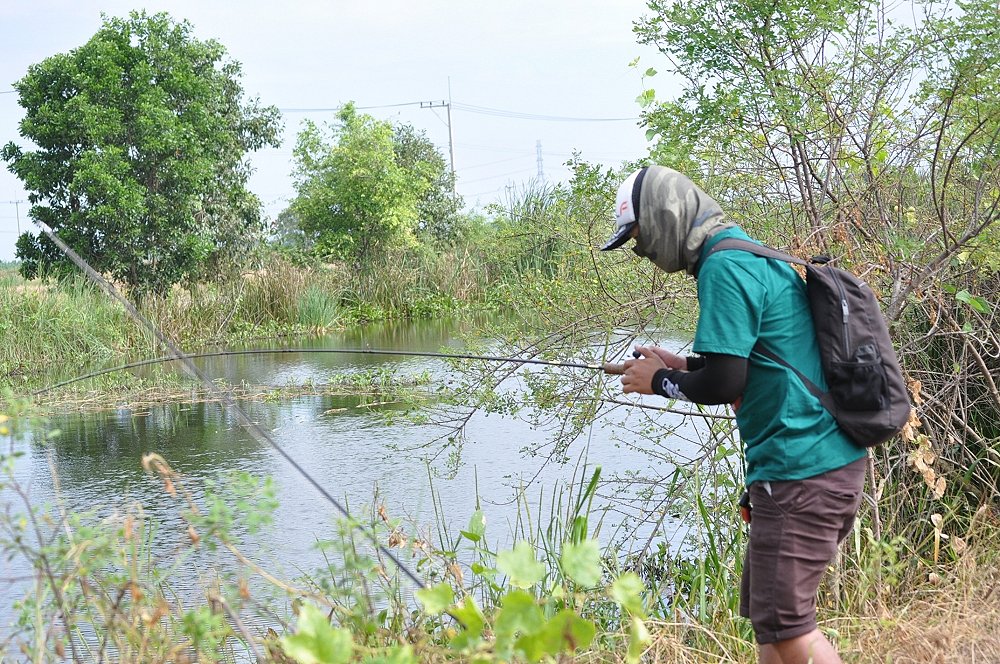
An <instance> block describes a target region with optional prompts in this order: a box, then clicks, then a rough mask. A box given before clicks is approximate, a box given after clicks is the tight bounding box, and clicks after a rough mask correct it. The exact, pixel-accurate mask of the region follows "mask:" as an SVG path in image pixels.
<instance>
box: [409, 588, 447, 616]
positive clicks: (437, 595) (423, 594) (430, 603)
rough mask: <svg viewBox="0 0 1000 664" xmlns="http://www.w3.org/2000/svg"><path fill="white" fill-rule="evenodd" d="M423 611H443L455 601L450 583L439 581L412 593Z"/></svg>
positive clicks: (434, 612)
mask: <svg viewBox="0 0 1000 664" xmlns="http://www.w3.org/2000/svg"><path fill="white" fill-rule="evenodd" d="M414 595H415V596H416V598H417V601H418V602H420V605H421V606H423V607H424V611H426V612H427V613H429V614H431V615H437V614H439V613H443V612H444V611H445V610H446V609H447V608H448V607H449V606H451V603H452V602H454V601H455V593H454V591H452V589H451V585H449V584H447V583H439V584H437V585H436V586H431V587H430V588H423V589H421V590H418V591H416V592H415V593H414Z"/></svg>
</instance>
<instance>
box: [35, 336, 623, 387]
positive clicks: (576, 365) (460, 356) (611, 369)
mask: <svg viewBox="0 0 1000 664" xmlns="http://www.w3.org/2000/svg"><path fill="white" fill-rule="evenodd" d="M283 353H337V354H344V355H402V356H406V357H433V358H438V359H443V360H479V361H483V362H498V363H502V364H539V365H544V366H549V367H567V368H570V369H589V370H592V371H603V372H604V373H606V374H608V375H611V376H620V375H622V374H623V373H624V372H625V365H623V364H617V363H614V362H603V363H599V364H596V363H595V364H585V363H583V362H555V361H551V360H539V359H535V358H518V357H498V356H493V355H470V354H465V353H435V352H430V351H416V350H382V349H375V348H256V349H251V350H220V351H211V352H205V353H184V355H183V357H184V358H187V359H201V358H206V357H226V356H236V355H267V354H275V355H278V354H283ZM181 359H182V358H181V357H178V356H177V355H163V356H161V357H154V358H150V359H146V360H139V361H136V362H130V363H128V364H122V365H121V366H117V367H111V368H110V369H101V370H99V371H93V372H91V373H88V374H84V375H82V376H76V377H75V378H70V379H67V380H64V381H62V382H59V383H56V384H54V385H49V386H48V387H44V388H42V389H40V390H37V391H35V392H32V393H31V395H32V396H39V395H41V394H45V393H46V392H51V391H52V390H55V389H58V388H60V387H64V386H66V385H72V384H73V383H78V382H80V381H82V380H86V379H88V378H96V377H98V376H103V375H105V374H109V373H115V372H117V371H125V370H126V369H135V368H138V367H145V366H150V365H153V364H162V363H165V362H173V361H176V360H181Z"/></svg>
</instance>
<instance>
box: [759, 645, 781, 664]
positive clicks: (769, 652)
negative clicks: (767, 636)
mask: <svg viewBox="0 0 1000 664" xmlns="http://www.w3.org/2000/svg"><path fill="white" fill-rule="evenodd" d="M757 664H784V662H782V661H781V655H780V654H779V653H778V649H777V648H775V647H774V644H773V643H758V644H757Z"/></svg>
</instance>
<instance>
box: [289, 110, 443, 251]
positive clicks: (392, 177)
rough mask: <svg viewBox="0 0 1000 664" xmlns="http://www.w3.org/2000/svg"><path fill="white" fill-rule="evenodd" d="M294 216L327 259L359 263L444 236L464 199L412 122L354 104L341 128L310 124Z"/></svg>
mask: <svg viewBox="0 0 1000 664" xmlns="http://www.w3.org/2000/svg"><path fill="white" fill-rule="evenodd" d="M294 175H295V188H296V192H297V196H296V198H295V199H294V200H293V201H292V204H291V206H290V207H289V210H287V211H286V213H285V214H284V215H283V216H284V217H286V218H294V219H295V220H297V223H298V225H299V227H300V228H301V230H302V231H304V233H305V236H306V238H307V240H308V241H309V242H310V243H311V245H312V247H313V249H314V251H315V252H316V253H317V254H318V255H320V256H321V257H326V258H338V259H344V260H352V261H354V262H355V263H356V264H358V265H359V266H363V265H365V264H366V263H367V261H368V260H369V259H370V258H372V257H374V256H377V255H380V254H384V253H385V252H386V251H389V250H392V249H394V248H399V247H405V246H408V245H413V244H415V243H416V242H417V241H418V238H419V236H421V235H423V236H425V237H430V238H434V239H438V240H440V239H444V238H446V237H447V236H448V235H449V233H451V232H452V231H453V230H454V228H455V225H456V223H457V222H456V220H457V218H458V209H459V207H460V206H461V199H459V198H457V197H456V196H454V194H453V193H452V177H451V174H450V173H448V171H447V169H446V166H445V162H444V159H443V158H442V157H441V155H440V153H439V152H438V150H437V148H436V147H435V146H434V145H433V143H431V142H430V141H429V140H428V139H427V138H426V136H425V135H424V134H423V133H421V132H418V131H416V130H414V129H413V127H411V126H409V125H400V126H396V127H394V126H393V125H392V123H389V122H385V121H382V120H377V119H375V118H373V117H372V116H370V115H366V114H362V113H358V112H357V111H356V109H355V108H354V106H353V105H352V104H347V105H345V106H344V107H343V108H342V109H341V110H340V111H339V113H338V114H337V122H336V123H335V124H330V125H325V126H324V127H319V126H317V125H316V124H315V123H312V122H306V123H305V125H304V127H303V129H302V130H301V132H300V133H299V136H298V141H297V144H296V147H295V172H294Z"/></svg>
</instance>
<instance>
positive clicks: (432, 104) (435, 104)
mask: <svg viewBox="0 0 1000 664" xmlns="http://www.w3.org/2000/svg"><path fill="white" fill-rule="evenodd" d="M420 108H444V109H446V110H447V111H448V122H447V124H448V156H449V158H450V162H451V195H452V196H457V195H458V192H457V191H456V190H455V179H456V178H455V134H454V132H453V131H452V128H451V83H450V82H449V84H448V101H422V102H420Z"/></svg>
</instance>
